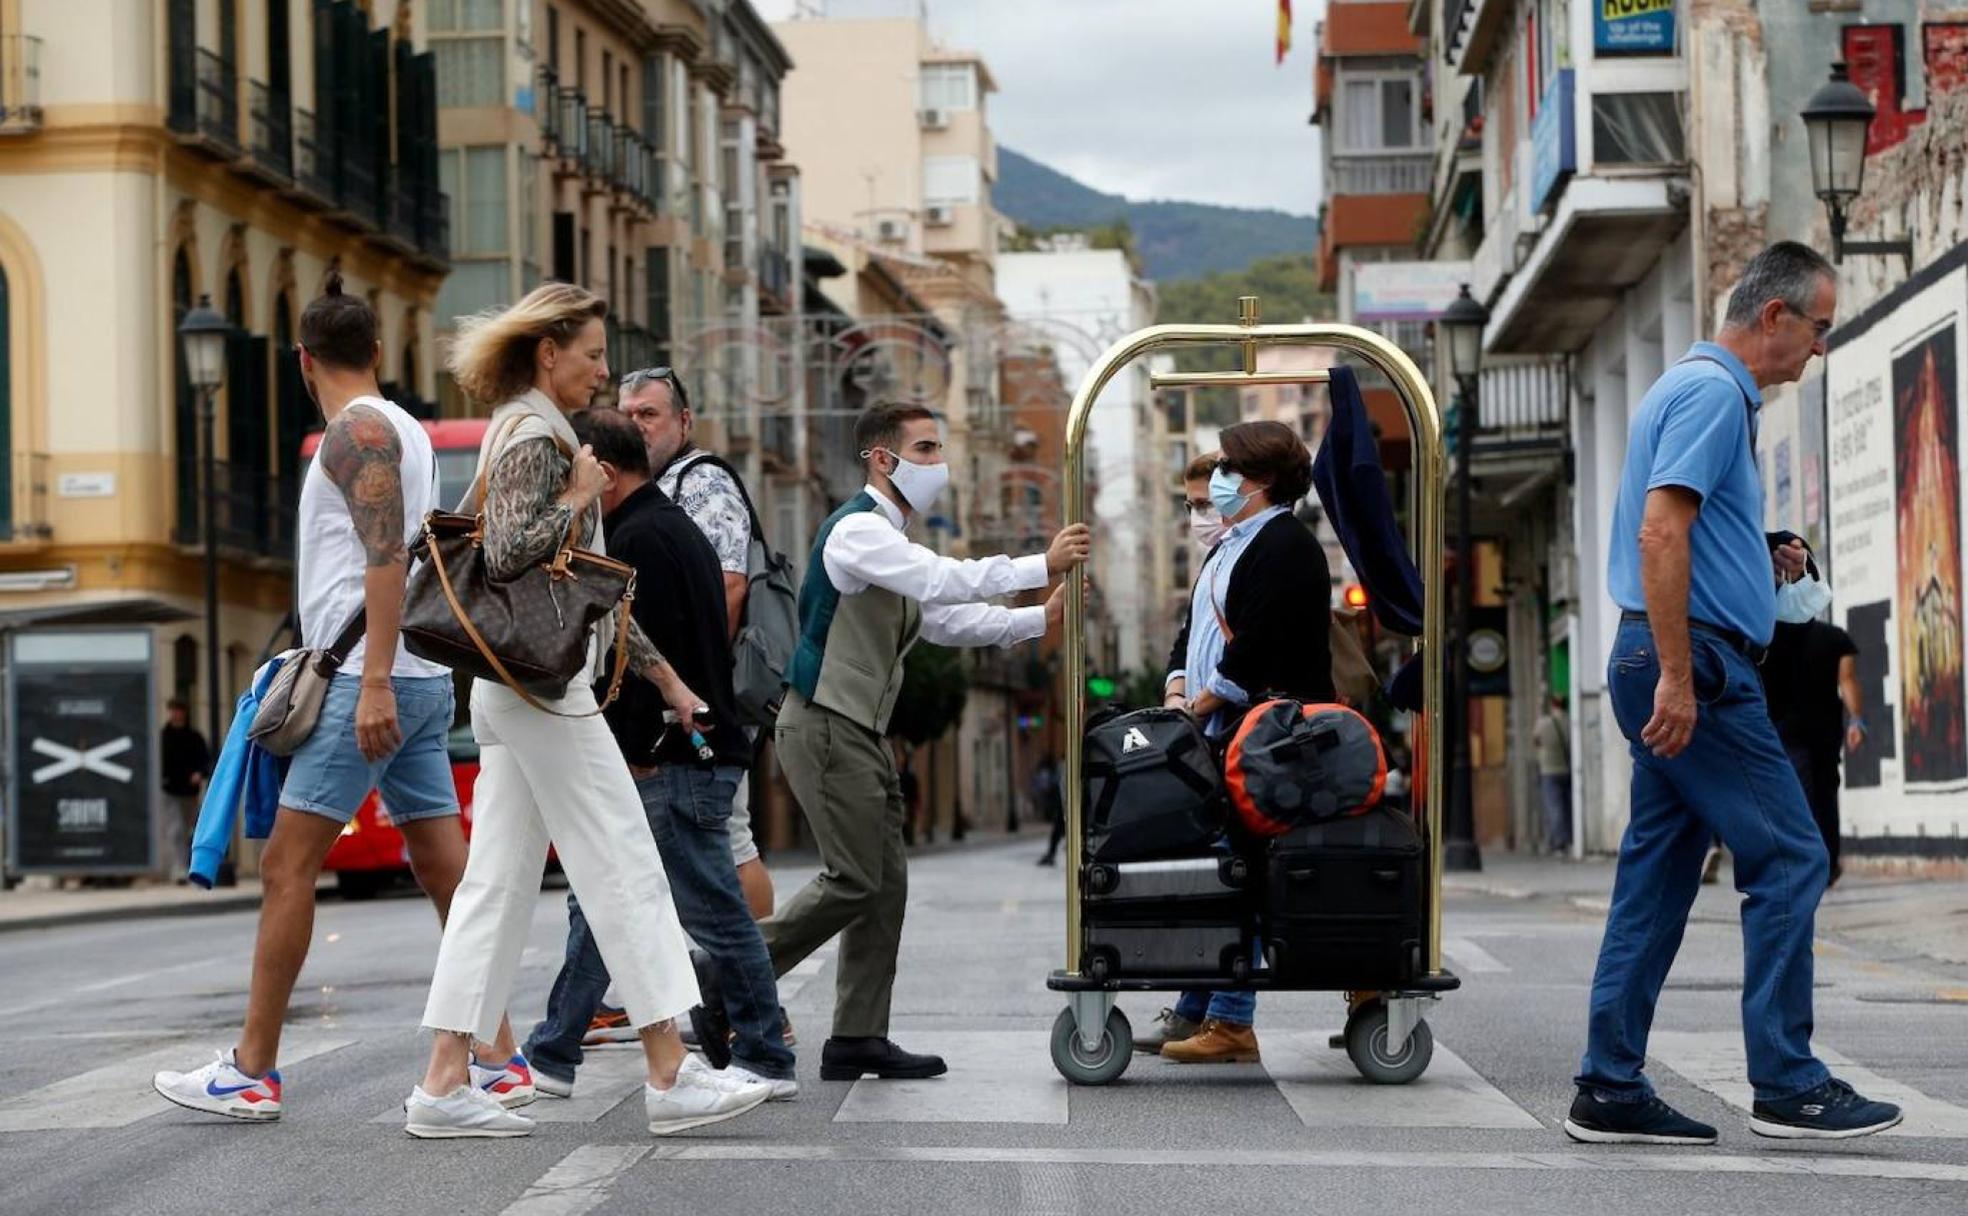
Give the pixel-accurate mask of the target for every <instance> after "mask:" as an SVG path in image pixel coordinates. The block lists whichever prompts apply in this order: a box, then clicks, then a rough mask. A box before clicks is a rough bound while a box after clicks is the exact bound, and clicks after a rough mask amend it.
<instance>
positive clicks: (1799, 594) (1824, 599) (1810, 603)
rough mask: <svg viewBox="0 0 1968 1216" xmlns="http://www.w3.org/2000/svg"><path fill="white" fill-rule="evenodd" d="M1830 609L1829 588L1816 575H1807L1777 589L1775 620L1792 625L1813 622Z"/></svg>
mask: <svg viewBox="0 0 1968 1216" xmlns="http://www.w3.org/2000/svg"><path fill="white" fill-rule="evenodd" d="M1829 607H1831V588H1830V587H1827V586H1826V585H1825V581H1824V580H1823V579H1821V578H1819V577H1817V576H1816V575H1813V574H1807V575H1805V576H1804V577H1803V578H1800V579H1798V580H1797V581H1796V582H1794V583H1785V584H1783V585H1782V586H1781V587H1778V588H1777V619H1778V620H1780V621H1784V622H1787V623H1789V624H1792V625H1802V624H1803V623H1804V622H1806V621H1815V620H1817V619H1818V617H1819V616H1821V615H1823V613H1824V610H1825V609H1827V608H1829Z"/></svg>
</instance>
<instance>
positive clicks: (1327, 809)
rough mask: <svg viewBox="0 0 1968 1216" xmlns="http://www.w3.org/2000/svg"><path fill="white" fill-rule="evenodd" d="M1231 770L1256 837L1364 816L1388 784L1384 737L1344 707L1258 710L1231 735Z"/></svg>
mask: <svg viewBox="0 0 1968 1216" xmlns="http://www.w3.org/2000/svg"><path fill="white" fill-rule="evenodd" d="M1223 768H1224V783H1225V785H1226V786H1227V787H1228V790H1229V794H1230V804H1231V805H1232V806H1233V807H1235V808H1236V812H1237V817H1238V819H1239V820H1241V821H1242V823H1243V826H1244V828H1245V830H1247V831H1249V832H1250V833H1251V834H1252V835H1256V836H1282V835H1284V834H1285V833H1286V832H1289V831H1291V830H1292V829H1293V828H1295V827H1298V826H1300V825H1301V824H1307V823H1319V822H1322V821H1324V820H1327V819H1335V818H1338V817H1339V816H1342V815H1357V814H1360V813H1361V812H1363V811H1365V810H1367V809H1368V808H1369V807H1372V806H1373V805H1374V804H1376V803H1378V802H1379V801H1380V795H1381V792H1382V790H1384V789H1385V788H1386V785H1387V753H1386V752H1385V751H1384V750H1383V749H1382V748H1381V745H1380V734H1379V732H1377V731H1375V730H1374V728H1373V723H1371V722H1368V721H1367V720H1366V718H1364V717H1362V716H1361V715H1360V713H1359V712H1358V711H1357V710H1354V709H1350V708H1348V707H1347V706H1344V705H1322V704H1312V705H1307V704H1303V703H1301V702H1298V701H1291V700H1282V699H1281V700H1275V701H1265V702H1263V703H1262V704H1259V705H1257V706H1256V707H1254V708H1253V709H1252V710H1251V711H1250V712H1249V713H1248V714H1246V715H1245V716H1244V720H1243V722H1241V723H1240V724H1239V725H1238V727H1237V732H1236V734H1235V735H1233V736H1231V739H1230V750H1229V751H1228V752H1227V753H1226V754H1225V756H1224V761H1223Z"/></svg>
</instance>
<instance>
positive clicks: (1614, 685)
mask: <svg viewBox="0 0 1968 1216" xmlns="http://www.w3.org/2000/svg"><path fill="white" fill-rule="evenodd" d="M1690 641H1691V643H1692V651H1693V655H1692V658H1693V669H1694V684H1695V699H1696V702H1697V706H1698V708H1697V717H1696V723H1695V733H1694V738H1693V741H1692V742H1691V743H1690V744H1689V745H1688V749H1687V750H1686V751H1684V752H1682V753H1681V754H1680V755H1679V756H1676V757H1675V758H1673V759H1672V760H1663V759H1661V758H1660V757H1658V756H1655V755H1654V754H1653V753H1652V752H1651V751H1649V750H1648V749H1647V748H1646V747H1645V746H1644V745H1643V744H1641V743H1640V742H1639V739H1640V732H1641V730H1642V729H1644V728H1645V726H1646V725H1647V721H1648V719H1650V718H1651V717H1652V716H1653V712H1654V690H1655V686H1656V684H1657V683H1658V682H1659V680H1660V661H1659V659H1658V658H1657V657H1656V655H1655V651H1654V638H1653V634H1652V632H1651V631H1650V630H1649V629H1648V627H1647V625H1646V624H1645V623H1643V622H1639V621H1623V622H1621V624H1620V627H1619V633H1618V635H1617V636H1616V637H1615V638H1614V641H1613V653H1612V658H1611V661H1610V663H1609V664H1608V668H1607V673H1606V686H1607V693H1608V695H1609V697H1610V699H1611V701H1612V707H1613V714H1614V716H1615V717H1616V718H1617V719H1618V721H1619V727H1620V733H1622V734H1624V735H1625V736H1626V738H1627V741H1628V743H1629V745H1630V747H1631V750H1632V754H1633V797H1632V817H1631V820H1630V821H1629V823H1628V825H1627V829H1626V839H1625V840H1623V841H1622V842H1621V843H1620V859H1619V874H1618V877H1617V878H1616V879H1615V880H1614V883H1613V903H1612V909H1611V911H1610V912H1609V913H1608V915H1607V917H1606V936H1605V938H1604V939H1603V940H1602V941H1601V943H1600V946H1599V966H1598V970H1597V972H1596V973H1595V974H1594V976H1593V978H1592V1007H1591V1016H1590V1020H1589V1021H1588V1023H1587V1038H1586V1049H1585V1058H1584V1060H1583V1062H1582V1063H1581V1064H1580V1065H1579V1075H1578V1078H1577V1081H1578V1084H1579V1085H1580V1086H1582V1087H1586V1088H1589V1089H1592V1090H1595V1091H1597V1092H1598V1093H1599V1094H1600V1095H1601V1096H1603V1097H1605V1098H1608V1099H1612V1100H1616V1101H1639V1100H1642V1099H1644V1098H1646V1097H1648V1096H1650V1095H1651V1094H1652V1093H1653V1088H1652V1086H1650V1085H1649V1084H1648V1083H1647V1079H1646V1078H1645V1077H1644V1076H1642V1075H1641V1069H1642V1068H1643V1066H1644V1065H1645V1063H1646V1059H1647V1033H1648V1031H1649V1029H1650V1028H1651V1027H1652V1025H1653V1020H1654V1006H1655V1004H1656V1002H1657V1001H1658V1000H1659V999H1660V990H1661V984H1662V983H1663V982H1664V981H1665V980H1666V979H1667V972H1668V969H1669V968H1670V967H1671V966H1672V965H1673V963H1674V954H1675V951H1676V950H1678V949H1679V948H1680V946H1681V934H1682V931H1683V930H1684V929H1685V928H1686V927H1687V923H1688V909H1689V907H1690V906H1691V905H1692V904H1693V903H1694V900H1695V892H1696V890H1697V888H1698V887H1699V885H1700V882H1701V869H1702V857H1703V855H1704V854H1706V853H1707V852H1708V846H1709V841H1710V839H1711V838H1713V837H1717V836H1719V837H1721V839H1722V842H1723V843H1724V844H1725V845H1727V846H1728V848H1729V851H1730V853H1732V854H1734V856H1735V859H1736V861H1735V875H1736V889H1737V890H1739V891H1741V892H1742V893H1743V896H1744V898H1743V904H1742V929H1743V998H1742V1021H1743V1042H1744V1047H1745V1050H1746V1054H1747V1056H1748V1060H1749V1080H1750V1084H1751V1085H1752V1086H1753V1087H1754V1088H1755V1091H1756V1097H1757V1098H1758V1099H1759V1100H1762V1101H1773V1100H1778V1099H1783V1098H1789V1097H1794V1096H1795V1095H1797V1094H1800V1093H1803V1092H1804V1091H1806V1090H1809V1089H1812V1088H1815V1087H1816V1086H1818V1085H1820V1084H1822V1083H1823V1082H1824V1081H1825V1079H1826V1078H1827V1077H1828V1076H1830V1074H1829V1073H1828V1072H1827V1071H1826V1070H1825V1066H1824V1065H1823V1064H1822V1063H1820V1062H1819V1061H1818V1059H1817V1057H1815V1056H1813V1055H1812V1054H1811V974H1812V960H1811V939H1812V922H1813V919H1814V918H1815V916H1816V914H1817V908H1818V897H1819V896H1820V895H1822V894H1823V893H1824V889H1825V880H1826V876H1827V874H1828V873H1829V865H1828V862H1827V860H1826V856H1825V847H1824V842H1823V841H1822V840H1821V839H1819V836H1818V830H1817V825H1816V824H1815V823H1813V821H1812V819H1811V808H1810V806H1809V805H1808V804H1807V803H1806V802H1805V799H1804V790H1803V788H1802V787H1801V786H1800V785H1799V784H1798V782H1797V774H1796V772H1794V771H1793V770H1792V768H1791V766H1790V761H1789V760H1788V759H1787V758H1785V756H1784V750H1783V745H1782V744H1781V743H1779V742H1778V741H1777V732H1776V728H1775V727H1774V726H1772V725H1771V723H1770V714H1769V710H1768V708H1767V707H1766V706H1765V704H1764V700H1763V684H1762V681H1761V680H1760V679H1759V678H1758V677H1757V672H1756V668H1755V666H1754V665H1753V664H1752V663H1751V662H1750V661H1749V659H1748V658H1746V657H1745V656H1744V655H1742V654H1741V653H1740V652H1738V651H1737V650H1735V649H1734V648H1733V647H1731V646H1729V645H1728V644H1727V643H1726V642H1724V641H1723V640H1721V639H1720V638H1719V637H1717V636H1716V635H1715V634H1714V633H1712V632H1709V631H1708V630H1706V629H1703V628H1702V627H1701V626H1699V625H1697V626H1695V627H1694V628H1693V629H1692V630H1691V631H1690Z"/></svg>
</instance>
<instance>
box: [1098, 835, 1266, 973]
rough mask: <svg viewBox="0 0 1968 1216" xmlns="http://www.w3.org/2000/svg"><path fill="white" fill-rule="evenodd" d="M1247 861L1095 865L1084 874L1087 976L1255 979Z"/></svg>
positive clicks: (1253, 919) (1252, 903)
mask: <svg viewBox="0 0 1968 1216" xmlns="http://www.w3.org/2000/svg"><path fill="white" fill-rule="evenodd" d="M1252 879H1253V875H1252V874H1251V872H1250V868H1249V865H1248V863H1247V862H1245V860H1244V859H1243V858H1241V857H1234V856H1228V855H1224V856H1211V857H1198V858H1187V859H1180V860H1169V861H1137V862H1095V863H1093V864H1090V865H1088V866H1087V867H1086V868H1085V870H1084V871H1083V872H1082V875H1081V879H1080V891H1081V894H1082V900H1081V905H1080V910H1081V923H1082V925H1083V926H1084V932H1085V935H1086V957H1087V963H1086V966H1087V969H1088V971H1089V972H1090V973H1091V974H1093V975H1094V976H1095V977H1096V978H1099V979H1107V978H1113V977H1123V978H1125V977H1150V976H1170V975H1181V976H1212V975H1213V976H1221V977H1223V978H1224V979H1225V980H1242V979H1243V978H1245V977H1246V976H1248V975H1249V974H1250V952H1251V943H1252V940H1253V938H1254V937H1255V925H1256V911H1257V908H1256V901H1255V896H1256V886H1257V884H1256V883H1255V882H1253V881H1252Z"/></svg>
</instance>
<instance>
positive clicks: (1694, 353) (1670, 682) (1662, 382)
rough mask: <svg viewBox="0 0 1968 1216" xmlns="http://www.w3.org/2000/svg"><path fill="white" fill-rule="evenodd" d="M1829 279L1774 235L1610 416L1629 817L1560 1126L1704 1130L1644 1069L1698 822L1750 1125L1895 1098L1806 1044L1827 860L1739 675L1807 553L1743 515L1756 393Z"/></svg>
mask: <svg viewBox="0 0 1968 1216" xmlns="http://www.w3.org/2000/svg"><path fill="white" fill-rule="evenodd" d="M1837 294H1838V276H1837V274H1836V272H1834V271H1833V270H1832V268H1831V265H1830V264H1829V263H1827V262H1826V261H1825V260H1824V258H1823V257H1821V256H1820V255H1819V254H1818V253H1817V252H1816V251H1814V250H1812V249H1810V248H1808V247H1806V246H1804V245H1800V244H1797V243H1795V242H1793V241H1780V242H1778V243H1777V244H1775V245H1772V246H1770V247H1769V248H1768V249H1765V250H1764V251H1763V252H1761V253H1759V254H1757V255H1756V256H1755V257H1754V258H1751V259H1750V261H1749V264H1748V265H1747V266H1746V267H1744V268H1743V273H1742V278H1741V279H1740V280H1738V282H1737V283H1736V286H1735V290H1734V291H1733V292H1731V293H1730V296H1729V304H1728V312H1727V315H1726V316H1725V317H1724V320H1723V324H1722V330H1721V332H1720V333H1719V334H1717V335H1716V340H1715V341H1713V342H1697V343H1695V344H1694V346H1693V347H1691V348H1690V349H1689V351H1688V353H1687V354H1686V355H1685V356H1684V357H1683V358H1682V359H1681V360H1680V361H1679V362H1677V363H1675V364H1674V365H1673V366H1672V367H1669V368H1668V369H1667V371H1666V372H1664V373H1663V374H1662V375H1661V377H1660V379H1658V380H1656V381H1655V382H1654V386H1653V388H1651V389H1649V390H1648V392H1647V395H1646V396H1645V397H1644V398H1643V399H1642V400H1641V401H1640V405H1639V408H1638V409H1636V410H1635V411H1634V413H1633V420H1632V424H1631V426H1630V427H1629V429H1628V436H1627V452H1626V466H1625V469H1624V471H1623V472H1622V474H1621V477H1620V487H1619V498H1618V503H1617V506H1616V507H1615V509H1614V513H1613V530H1612V537H1611V541H1610V545H1609V549H1610V558H1611V561H1610V563H1609V567H1610V568H1609V572H1608V581H1609V584H1610V589H1611V591H1612V596H1613V599H1614V601H1615V602H1616V603H1618V605H1619V607H1620V608H1621V610H1622V611H1621V615H1620V624H1619V629H1618V632H1617V634H1616V635H1615V636H1614V639H1613V647H1612V654H1611V657H1610V659H1609V661H1608V664H1607V673H1606V696H1607V700H1609V701H1610V702H1611V704H1612V710H1613V715H1614V717H1615V718H1616V719H1617V720H1618V723H1619V728H1620V732H1621V733H1622V734H1624V735H1625V736H1626V738H1627V743H1628V748H1629V750H1630V752H1631V753H1632V758H1633V780H1632V792H1631V796H1630V800H1629V801H1630V805H1631V817H1630V819H1629V821H1628V824H1627V830H1626V838H1625V839H1624V840H1623V841H1622V842H1621V844H1620V858H1619V871H1618V874H1617V877H1616V878H1615V879H1614V882H1613V902H1612V907H1611V909H1610V911H1609V912H1608V914H1607V917H1606V932H1605V937H1604V939H1603V940H1602V941H1601V942H1600V946H1599V965H1598V970H1597V972H1596V973H1595V974H1594V976H1593V980H1592V996H1591V1005H1590V1014H1589V1016H1588V1018H1587V1022H1586V1048H1585V1058H1584V1060H1583V1061H1582V1062H1581V1063H1580V1065H1579V1073H1578V1076H1577V1078H1576V1084H1577V1087H1578V1096H1577V1098H1576V1100H1575V1101H1574V1102H1573V1103H1572V1109H1571V1113H1570V1115H1569V1116H1568V1117H1567V1118H1566V1120H1565V1132H1566V1134H1568V1135H1569V1136H1571V1137H1572V1139H1574V1140H1581V1141H1585V1142H1588V1143H1594V1144H1713V1143H1715V1139H1716V1131H1715V1129H1714V1128H1713V1127H1710V1126H1709V1125H1707V1124H1705V1123H1700V1122H1697V1121H1696V1120H1694V1119H1691V1118H1689V1117H1687V1116H1686V1115H1683V1114H1681V1113H1680V1112H1679V1111H1676V1110H1674V1109H1673V1108H1672V1107H1670V1106H1668V1105H1667V1103H1666V1102H1664V1101H1662V1100H1661V1099H1660V1097H1658V1096H1657V1095H1656V1094H1655V1093H1654V1089H1653V1086H1652V1085H1651V1084H1650V1083H1649V1082H1648V1080H1647V1078H1646V1076H1645V1075H1644V1073H1643V1072H1642V1069H1643V1067H1644V1066H1645V1064H1646V1060H1647V1036H1648V1032H1649V1030H1650V1029H1651V1028H1652V1024H1653V1018H1654V1007H1655V1004H1656V1003H1657V1002H1658V1001H1659V999H1660V992H1661V985H1662V983H1663V982H1664V981H1665V980H1666V979H1667V974H1668V970H1669V968H1670V967H1672V966H1673V964H1674V955H1675V952H1676V951H1677V950H1678V949H1679V948H1680V945H1681V934H1682V932H1683V930H1684V929H1685V928H1686V927H1687V923H1688V910H1689V908H1690V906H1692V905H1693V903H1694V900H1695V892H1696V890H1697V889H1698V888H1699V886H1700V883H1701V873H1702V858H1703V856H1704V854H1706V853H1707V851H1708V845H1709V840H1710V839H1711V837H1714V836H1720V837H1721V838H1722V842H1723V844H1725V845H1727V846H1728V849H1729V851H1730V853H1732V854H1734V856H1735V859H1736V864H1735V874H1736V887H1737V889H1738V890H1740V891H1741V892H1742V893H1743V896H1744V899H1743V905H1742V927H1743V969H1744V976H1743V1004H1742V1020H1743V1039H1744V1045H1745V1051H1746V1057H1747V1061H1748V1066H1749V1068H1748V1071H1749V1082H1750V1085H1751V1087H1752V1089H1753V1091H1754V1094H1755V1101H1754V1104H1753V1105H1752V1107H1751V1110H1750V1119H1749V1129H1750V1130H1751V1131H1752V1132H1755V1133H1756V1134H1757V1135H1760V1136H1770V1137H1776V1138H1779V1139H1794V1140H1806V1139H1808V1140H1842V1139H1849V1138H1851V1137H1854V1136H1866V1135H1871V1134H1872V1133H1874V1132H1881V1131H1885V1130H1886V1129H1887V1128H1889V1127H1892V1126H1894V1125H1895V1124H1897V1123H1899V1121H1900V1109H1899V1107H1897V1106H1893V1105H1891V1104H1889V1103H1885V1102H1874V1101H1869V1100H1868V1099H1866V1098H1864V1097H1861V1096H1860V1095H1859V1094H1857V1093H1855V1092H1853V1090H1852V1087H1851V1086H1850V1085H1847V1084H1846V1083H1845V1082H1843V1081H1840V1080H1838V1079H1837V1078H1835V1077H1833V1076H1832V1075H1831V1073H1830V1071H1829V1070H1828V1069H1826V1068H1825V1066H1824V1063H1823V1062H1822V1061H1820V1060H1819V1059H1818V1058H1817V1057H1816V1056H1815V1055H1813V1054H1812V1052H1811V1020H1812V1007H1811V1001H1812V997H1811V969H1812V959H1811V948H1812V922H1813V920H1814V918H1815V917H1816V914H1817V910H1818V898H1819V896H1821V895H1823V894H1824V889H1825V880H1826V877H1827V875H1828V873H1829V869H1830V866H1829V861H1828V859H1827V856H1826V852H1825V846H1824V842H1823V841H1822V840H1820V839H1819V837H1818V829H1817V825H1816V823H1815V822H1814V821H1813V820H1812V817H1811V808H1810V804H1809V803H1808V802H1806V801H1805V798H1804V790H1803V787H1802V786H1801V785H1799V784H1798V780H1797V774H1796V772H1795V771H1793V769H1792V768H1791V764H1790V761H1789V759H1788V758H1787V757H1786V756H1785V755H1784V749H1783V744H1782V743H1781V742H1779V740H1778V737H1777V732H1776V728H1775V727H1774V726H1773V725H1772V724H1771V722H1770V714H1769V710H1768V708H1767V707H1766V705H1765V701H1764V693H1763V683H1762V681H1761V680H1760V679H1759V678H1758V676H1757V665H1758V664H1759V663H1760V662H1761V661H1762V660H1763V658H1764V656H1765V654H1766V652H1767V648H1768V647H1769V644H1770V638H1771V634H1772V632H1773V631H1774V629H1775V626H1776V619H1777V599H1778V588H1779V587H1780V586H1781V585H1783V584H1786V583H1794V582H1795V581H1796V580H1797V578H1798V577H1799V576H1800V575H1801V574H1802V573H1803V572H1804V566H1805V553H1804V548H1803V546H1802V545H1801V544H1799V543H1798V542H1796V541H1795V540H1794V539H1793V540H1790V541H1788V542H1787V543H1782V544H1779V543H1777V539H1781V538H1775V539H1773V538H1772V537H1770V536H1768V535H1767V534H1766V533H1765V532H1764V531H1763V480H1762V477H1761V475H1760V474H1759V473H1758V471H1757V465H1756V426H1757V418H1758V414H1759V412H1760V411H1761V409H1762V406H1763V395H1762V394H1763V390H1764V389H1766V388H1769V387H1772V386H1774V385H1779V384H1788V383H1790V382H1792V381H1794V380H1797V379H1798V378H1800V377H1801V376H1802V375H1803V374H1804V368H1805V365H1806V364H1808V363H1809V362H1810V361H1811V358H1812V356H1814V355H1822V354H1824V350H1825V347H1824V343H1825V335H1826V333H1827V332H1828V331H1829V330H1830V329H1831V325H1832V317H1833V314H1834V312H1835V309H1836V306H1837Z"/></svg>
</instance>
